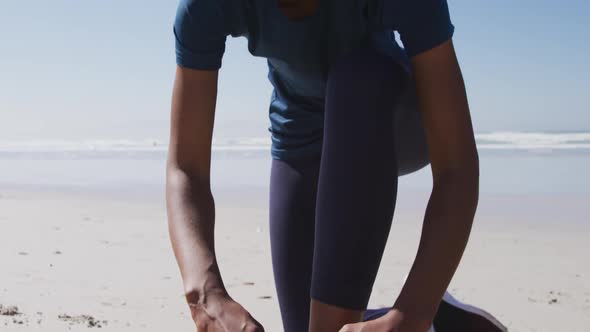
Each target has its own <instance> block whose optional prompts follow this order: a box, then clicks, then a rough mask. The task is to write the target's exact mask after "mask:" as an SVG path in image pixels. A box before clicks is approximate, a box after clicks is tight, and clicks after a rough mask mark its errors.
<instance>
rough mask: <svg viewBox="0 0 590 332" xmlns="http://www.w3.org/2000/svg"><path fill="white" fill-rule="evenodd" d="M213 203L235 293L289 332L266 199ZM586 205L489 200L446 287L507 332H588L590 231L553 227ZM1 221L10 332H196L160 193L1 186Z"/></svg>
mask: <svg viewBox="0 0 590 332" xmlns="http://www.w3.org/2000/svg"><path fill="white" fill-rule="evenodd" d="M240 197H241V199H240ZM245 197H249V198H248V199H247V200H244V198H245ZM426 198H427V195H425V194H424V193H423V194H411V195H410V194H408V195H402V194H400V200H399V201H398V204H397V210H396V216H395V221H394V222H395V224H394V226H393V228H392V231H391V234H390V238H389V242H388V245H387V249H386V254H385V256H384V258H383V263H382V266H381V269H380V272H379V276H378V279H377V281H376V283H375V287H374V290H373V294H372V297H371V301H370V307H381V306H386V305H389V304H391V303H392V302H393V300H394V298H395V296H396V294H397V291H398V290H399V289H400V286H401V284H402V279H403V276H404V275H405V274H406V273H407V270H408V268H409V265H410V263H411V261H412V259H413V255H414V253H415V250H416V246H417V243H418V237H419V226H420V222H421V218H422V213H423V212H422V210H423V204H426V201H425V199H426ZM559 204H562V205H559ZM217 206H218V219H217V234H216V241H217V251H218V257H219V262H220V265H221V271H222V275H223V278H224V281H225V283H226V285H227V287H228V289H229V292H230V294H231V295H232V296H233V297H234V298H235V299H236V300H238V301H239V302H240V303H242V304H243V305H244V306H245V307H246V308H247V309H248V310H250V311H251V313H252V314H253V315H254V316H255V317H256V318H257V319H258V320H260V321H261V322H262V323H263V324H264V326H265V328H266V330H267V331H271V332H274V331H281V330H282V328H281V324H280V317H279V310H278V305H277V299H276V294H275V292H274V285H273V277H272V268H271V263H270V251H269V238H268V228H267V216H268V213H267V210H266V196H265V193H264V191H263V190H260V191H258V192H257V193H253V192H252V193H245V192H242V193H240V192H235V191H234V192H225V193H221V194H219V195H217ZM499 207H500V208H499ZM584 208H585V207H584V205H583V202H582V201H579V202H577V201H575V200H574V199H562V200H560V201H557V202H556V201H555V200H554V199H553V198H552V197H543V196H538V197H530V196H528V198H527V199H525V198H524V197H520V198H519V197H516V196H515V197H509V196H501V197H493V196H488V197H483V198H482V201H481V203H480V209H479V212H478V217H477V220H476V224H475V226H474V229H473V233H472V238H471V241H470V243H469V246H468V249H467V252H466V254H465V258H464V260H463V262H462V263H461V266H460V267H459V270H458V272H457V274H456V276H455V278H454V280H453V282H452V284H451V287H450V289H449V290H450V291H451V292H452V294H454V295H455V296H456V297H458V298H459V299H461V300H463V301H465V302H467V303H471V304H476V305H478V306H480V307H482V308H485V309H486V310H488V311H490V312H491V313H493V314H494V315H496V316H497V317H498V318H499V319H500V320H501V321H502V322H503V323H504V324H505V325H507V326H508V327H509V329H510V331H572V332H573V331H580V332H582V331H587V330H588V328H589V327H590V281H589V276H590V268H589V266H588V264H587V253H588V248H589V246H588V241H587V239H586V236H587V234H589V233H588V230H589V228H590V227H589V226H588V223H587V221H586V220H583V218H581V217H580V218H581V219H580V220H577V221H576V220H567V222H565V221H566V220H559V219H557V218H559V216H560V213H559V211H566V210H567V211H569V213H568V214H567V215H562V216H561V218H563V219H565V218H569V217H570V216H582V214H583V212H584V211H583V209H584ZM572 209H578V211H573V210H572ZM527 211H528V212H527ZM552 213H553V214H552ZM533 215H534V216H538V217H535V218H534V219H532V218H531V219H530V220H525V221H523V220H522V219H521V220H519V222H515V219H514V218H524V219H526V218H527V216H533ZM561 221H563V223H562V224H561V223H560V222H561ZM0 227H1V228H0V229H1V230H2V231H1V232H0V243H2V250H1V251H0V260H1V261H2V268H1V271H2V272H1V273H0V305H1V306H2V307H1V308H0V313H1V314H0V330H2V331H32V330H43V331H51V332H53V331H65V330H72V331H85V330H87V329H88V328H99V327H100V328H101V329H102V330H106V331H165V330H172V331H194V330H195V329H194V327H193V326H192V322H191V320H190V316H189V314H188V311H187V308H186V306H185V304H184V302H183V296H182V286H181V281H180V277H179V273H178V270H177V267H176V264H175V261H174V259H173V255H172V251H171V246H170V243H169V240H168V234H167V225H166V211H165V207H164V201H163V194H162V192H161V191H158V190H155V191H154V192H152V193H151V194H146V193H141V192H140V191H137V192H135V193H132V192H120V191H119V192H117V191H113V192H110V193H109V192H108V191H102V192H89V191H85V190H84V189H77V190H57V189H46V190H32V189H22V188H21V189H18V188H12V189H10V190H2V191H0Z"/></svg>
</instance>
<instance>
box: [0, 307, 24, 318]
mask: <svg viewBox="0 0 590 332" xmlns="http://www.w3.org/2000/svg"><path fill="white" fill-rule="evenodd" d="M19 315H22V312H20V311H19V310H18V307H17V306H14V305H11V306H4V305H2V304H0V316H19Z"/></svg>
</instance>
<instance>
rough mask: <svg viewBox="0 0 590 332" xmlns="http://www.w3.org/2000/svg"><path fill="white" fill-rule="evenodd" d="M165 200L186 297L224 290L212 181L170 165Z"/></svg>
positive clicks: (192, 297) (198, 297)
mask: <svg viewBox="0 0 590 332" xmlns="http://www.w3.org/2000/svg"><path fill="white" fill-rule="evenodd" d="M166 201H167V210H168V226H169V232H170V238H171V241H172V247H173V250H174V254H175V256H176V260H177V262H178V266H179V267H180V272H181V274H182V279H183V283H184V290H185V294H186V296H187V300H189V302H195V301H199V300H202V297H203V296H205V295H206V293H207V292H210V291H215V290H223V291H224V287H223V282H222V280H221V275H220V273H219V268H218V265H217V260H216V257H215V243H214V227H215V204H214V200H213V196H212V195H211V191H210V186H209V183H208V182H205V181H199V180H197V179H195V178H194V177H191V176H190V175H188V174H187V173H186V172H184V171H182V170H181V169H178V168H175V167H168V171H167V184H166Z"/></svg>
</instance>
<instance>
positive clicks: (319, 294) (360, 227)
mask: <svg viewBox="0 0 590 332" xmlns="http://www.w3.org/2000/svg"><path fill="white" fill-rule="evenodd" d="M402 75H403V74H402V72H401V68H400V67H399V65H398V64H396V63H395V62H394V61H393V60H392V59H391V58H389V57H387V56H386V55H382V54H380V53H377V52H376V51H374V50H372V49H366V48H364V49H358V50H356V51H354V52H353V53H351V54H349V55H347V56H346V57H344V58H342V59H340V60H339V61H338V62H336V63H335V64H334V65H333V67H332V68H331V71H330V74H329V77H328V82H327V88H326V99H325V100H326V101H325V120H324V137H323V146H322V152H321V156H317V157H313V158H309V159H305V160H298V161H281V160H273V161H272V168H271V185H270V236H271V248H272V263H273V271H274V278H275V283H276V289H277V293H278V300H279V304H280V309H281V315H282V319H283V326H284V330H285V332H305V331H307V329H308V324H309V305H310V299H311V298H313V299H316V300H319V301H321V302H324V303H327V304H331V305H336V306H339V307H343V308H349V309H356V310H365V309H366V308H367V303H368V301H369V297H370V295H371V291H372V288H373V284H374V281H375V277H376V275H377V271H378V269H379V264H380V262H381V258H382V255H383V250H384V248H385V244H386V241H387V237H388V235H389V230H390V228H391V223H392V218H393V212H394V208H395V201H396V194H397V181H398V173H397V160H396V147H395V145H396V144H395V142H394V137H395V136H394V127H395V126H394V121H393V116H394V111H393V110H394V108H395V107H394V106H395V104H396V102H397V100H398V96H399V91H401V89H402V86H403V84H404V82H403V79H404V77H403V76H402Z"/></svg>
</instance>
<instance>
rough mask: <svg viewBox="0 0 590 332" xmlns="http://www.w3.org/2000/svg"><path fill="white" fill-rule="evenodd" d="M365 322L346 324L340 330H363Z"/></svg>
mask: <svg viewBox="0 0 590 332" xmlns="http://www.w3.org/2000/svg"><path fill="white" fill-rule="evenodd" d="M362 325H363V323H357V324H346V325H344V326H343V327H342V328H341V329H340V330H339V331H338V332H361V331H362V327H361V326H362Z"/></svg>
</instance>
